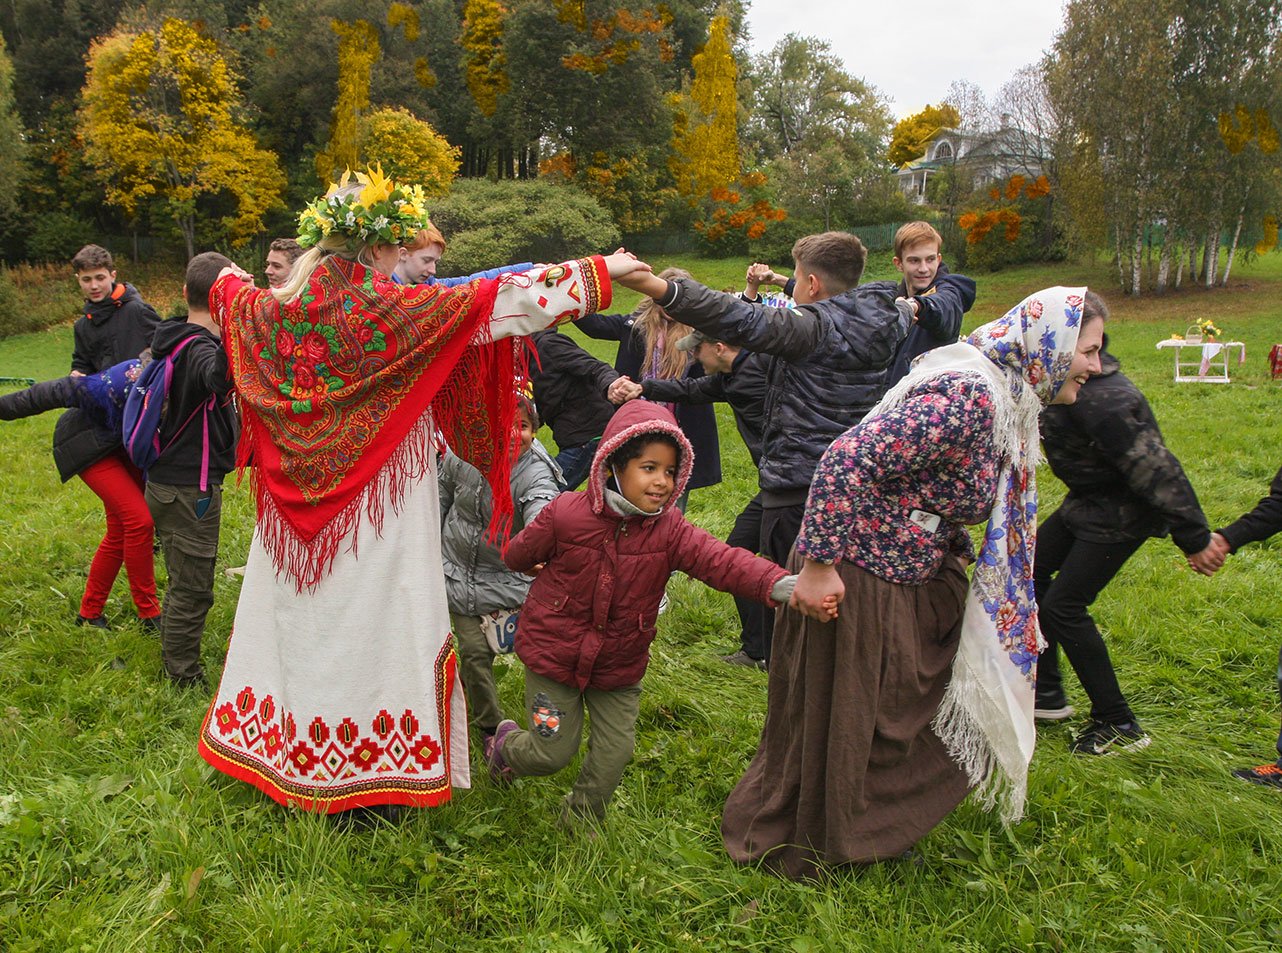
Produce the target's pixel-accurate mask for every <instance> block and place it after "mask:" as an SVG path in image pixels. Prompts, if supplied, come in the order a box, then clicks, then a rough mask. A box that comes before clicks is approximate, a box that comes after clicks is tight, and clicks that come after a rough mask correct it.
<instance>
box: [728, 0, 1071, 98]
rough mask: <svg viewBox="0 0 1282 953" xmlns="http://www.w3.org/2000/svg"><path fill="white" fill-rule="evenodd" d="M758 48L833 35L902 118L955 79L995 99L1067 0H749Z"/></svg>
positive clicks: (1042, 41) (1053, 26) (1035, 50)
mask: <svg viewBox="0 0 1282 953" xmlns="http://www.w3.org/2000/svg"><path fill="white" fill-rule="evenodd" d="M750 2H751V7H750V8H749V10H748V29H749V31H750V32H751V34H752V40H751V48H752V50H753V52H765V51H767V50H769V49H770V48H771V47H772V46H774V45H775V43H776V42H777V41H779V40H781V39H782V38H783V37H784V36H786V35H787V34H789V33H798V34H800V35H802V36H813V37H818V38H819V39H822V40H827V41H828V43H829V44H830V45H831V47H832V52H833V53H834V54H836V55H837V56H838V57H840V58H841V59H842V60H844V61H845V63H846V72H848V73H850V74H851V75H853V76H859V77H862V78H863V79H864V80H865V81H867V82H869V83H871V84H872V85H874V86H876V87H877V89H878V90H880V91H881V93H882V95H884V96H885V97H886V98H887V99H888V100H890V110H891V112H892V113H893V114H894V116H895V118H897V119H898V118H901V117H903V116H907V115H909V114H911V113H914V112H917V111H918V110H920V109H921V108H923V107H924V106H925V105H926V104H927V103H934V104H938V103H939V101H940V100H941V99H943V97H944V94H945V93H946V92H947V91H948V84H949V83H951V82H952V81H953V80H955V79H965V80H970V82H972V83H975V84H976V85H977V86H979V88H980V89H982V90H983V91H984V94H985V95H986V96H987V97H989V98H991V97H992V96H993V94H995V93H996V92H997V90H998V89H1000V88H1001V85H1002V84H1003V83H1004V82H1006V80H1007V79H1008V78H1009V77H1010V75H1011V74H1012V73H1013V72H1015V70H1017V69H1019V68H1020V67H1021V66H1027V65H1028V64H1029V63H1032V62H1035V61H1036V60H1039V59H1040V58H1041V55H1042V53H1043V52H1044V51H1045V50H1046V49H1048V48H1049V47H1050V44H1051V41H1052V40H1053V39H1054V36H1055V33H1056V31H1057V30H1058V29H1059V27H1060V24H1061V23H1062V21H1063V3H1062V2H1061V0H1031V2H1024V3H1013V2H1010V0H951V2H949V0H907V2H902V0H901V2H902V6H901V5H900V4H899V3H894V2H892V3H884V0H883V3H878V4H871V3H867V2H864V3H860V2H852V0H750Z"/></svg>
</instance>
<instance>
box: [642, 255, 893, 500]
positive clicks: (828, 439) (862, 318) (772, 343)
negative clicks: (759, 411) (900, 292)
mask: <svg viewBox="0 0 1282 953" xmlns="http://www.w3.org/2000/svg"><path fill="white" fill-rule="evenodd" d="M660 304H662V305H663V308H664V310H666V311H667V312H668V314H669V315H671V316H672V317H673V318H674V319H675V320H677V321H681V322H683V323H684V324H688V325H690V326H691V327H693V328H697V329H698V330H700V331H703V332H704V333H705V334H708V335H709V336H711V337H715V338H719V339H720V340H722V341H726V342H729V343H730V344H737V345H738V346H739V347H742V348H746V349H748V350H749V351H756V352H759V353H763V354H770V355H773V359H772V360H771V361H770V364H769V368H768V370H767V390H766V407H765V423H764V426H763V430H762V448H761V462H760V464H759V471H760V481H761V489H762V491H763V494H764V496H763V503H765V505H767V506H771V505H774V506H781V505H789V504H792V503H801V502H804V501H805V498H806V493H807V492H808V490H809V489H810V481H811V479H813V477H814V474H815V467H817V466H818V465H819V458H820V457H822V456H823V453H824V451H825V450H827V449H828V445H829V444H830V443H832V442H833V440H835V439H836V438H837V437H838V436H840V435H841V434H843V433H845V432H846V431H847V430H849V429H850V428H851V427H853V426H854V425H855V424H857V423H859V421H861V420H863V418H864V415H865V414H866V413H868V411H869V410H871V409H872V407H873V405H874V404H876V403H877V401H878V400H880V399H881V397H882V395H883V394H884V393H885V392H886V371H887V368H888V367H889V366H890V362H891V360H892V359H893V358H894V356H895V351H896V350H897V349H898V347H899V344H900V342H901V341H903V339H904V336H905V335H906V334H907V333H908V321H907V319H905V318H904V316H903V315H901V314H900V312H899V311H898V310H897V309H896V308H895V296H894V293H893V291H890V290H887V289H886V288H884V287H880V286H877V285H870V286H866V287H863V288H856V289H854V290H853V291H847V292H844V293H843V294H839V295H836V296H835V297H832V298H828V299H825V300H824V301H817V302H814V303H813V304H804V305H799V306H797V307H796V308H792V309H786V308H769V307H766V306H765V305H762V304H755V303H752V302H749V301H744V300H743V299H742V298H741V297H739V296H737V295H730V294H724V293H722V292H719V291H713V290H712V289H710V288H706V287H704V286H703V285H701V284H699V283H698V282H697V281H692V280H690V279H688V278H677V279H675V280H673V281H671V282H669V293H668V297H667V298H666V299H665V300H664V301H661V302H660Z"/></svg>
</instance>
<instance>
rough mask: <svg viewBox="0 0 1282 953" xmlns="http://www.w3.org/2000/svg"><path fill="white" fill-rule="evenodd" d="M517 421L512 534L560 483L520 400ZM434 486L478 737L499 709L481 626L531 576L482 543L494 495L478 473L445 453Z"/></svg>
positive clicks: (532, 414)
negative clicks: (510, 565) (439, 499)
mask: <svg viewBox="0 0 1282 953" xmlns="http://www.w3.org/2000/svg"><path fill="white" fill-rule="evenodd" d="M517 426H518V429H517V433H516V437H515V443H514V445H513V452H514V453H515V454H517V459H516V462H515V463H514V464H513V465H512V483H511V486H512V502H513V504H515V510H516V512H515V516H514V518H513V523H512V535H516V534H517V533H518V532H520V531H521V530H522V529H523V528H524V527H526V526H528V525H529V524H530V523H532V522H533V521H534V517H536V516H538V514H539V511H540V510H542V509H543V507H545V506H547V505H548V503H550V502H552V499H553V498H554V497H555V496H556V495H557V493H558V492H559V481H560V480H561V471H560V468H559V467H557V465H556V463H555V462H554V461H553V459H552V457H551V455H550V454H549V453H548V452H547V450H546V449H545V448H544V447H543V445H542V444H541V443H539V441H538V440H537V439H536V438H535V436H534V433H535V431H537V430H538V429H539V417H538V412H537V411H536V410H535V409H534V403H533V402H532V401H530V400H528V399H527V398H524V397H522V398H521V399H520V412H519V414H518V415H517ZM438 484H439V487H440V495H441V555H442V557H443V561H444V564H445V590H446V596H447V598H448V600H449V607H450V625H451V627H452V628H453V630H454V637H455V639H457V641H458V652H459V664H460V674H461V676H462V678H463V689H464V692H465V693H466V695H467V707H468V717H469V721H470V722H471V724H473V725H475V726H476V727H478V728H479V729H480V730H481V733H482V735H483V736H489V735H492V734H493V733H494V729H495V728H496V727H497V726H498V723H499V722H500V721H502V720H503V709H502V707H501V706H500V705H499V696H498V688H497V686H496V685H495V682H494V657H495V655H496V652H495V647H494V646H492V645H491V644H490V641H489V639H487V638H486V634H485V630H486V628H487V627H492V626H495V627H502V625H503V623H504V621H505V620H506V619H507V617H509V616H511V615H512V614H514V613H515V612H516V610H517V609H519V608H520V606H521V604H522V603H524V602H525V595H526V593H527V592H528V591H529V589H530V583H531V582H532V581H533V579H532V577H530V576H527V575H525V574H524V573H519V572H513V571H512V570H510V569H508V568H507V567H506V566H505V565H503V557H502V555H501V552H500V550H499V548H498V547H495V546H492V545H490V544H488V543H487V542H486V541H485V531H486V527H487V526H488V525H489V522H490V512H491V510H492V509H493V507H494V500H493V497H492V495H491V493H490V488H489V485H488V484H487V483H486V482H485V478H484V477H483V476H481V473H480V471H479V470H477V469H476V468H475V467H473V466H472V465H471V464H469V463H465V462H464V461H463V460H461V459H460V458H459V457H457V456H455V455H454V454H453V453H447V454H446V455H445V457H444V458H443V459H442V461H441V469H440V474H439V476H438ZM483 617H484V619H485V622H484V623H483V622H482V619H483ZM514 621H515V620H512V622H513V623H514ZM514 629H515V625H514V624H509V625H508V626H507V631H508V636H507V638H508V641H507V644H508V645H509V646H510V645H511V634H510V633H511V631H512V630H514ZM500 637H501V635H500Z"/></svg>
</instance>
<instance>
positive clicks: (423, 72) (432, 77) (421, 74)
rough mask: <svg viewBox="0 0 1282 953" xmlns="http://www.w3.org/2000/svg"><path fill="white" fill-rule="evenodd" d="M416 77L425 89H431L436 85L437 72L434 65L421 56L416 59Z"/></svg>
mask: <svg viewBox="0 0 1282 953" xmlns="http://www.w3.org/2000/svg"><path fill="white" fill-rule="evenodd" d="M414 78H415V79H416V80H418V84H419V85H420V86H422V87H423V88H424V89H431V88H432V87H433V86H435V85H436V74H435V73H433V72H432V67H430V66H428V65H427V59H426V58H425V57H422V56H420V57H419V58H418V59H416V60H415V61H414Z"/></svg>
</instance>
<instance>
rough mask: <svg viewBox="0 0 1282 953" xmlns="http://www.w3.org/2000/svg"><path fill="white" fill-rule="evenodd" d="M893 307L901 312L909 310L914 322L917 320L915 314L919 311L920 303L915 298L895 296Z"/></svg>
mask: <svg viewBox="0 0 1282 953" xmlns="http://www.w3.org/2000/svg"><path fill="white" fill-rule="evenodd" d="M895 307H896V308H898V309H899V310H900V311H903V312H908V311H911V312H912V319H913V322H914V323H915V322H916V321H917V315H918V313H919V312H920V311H921V305H920V304H919V303H918V301H917V299H916V298H896V299H895Z"/></svg>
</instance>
